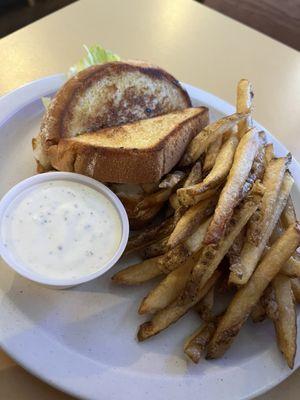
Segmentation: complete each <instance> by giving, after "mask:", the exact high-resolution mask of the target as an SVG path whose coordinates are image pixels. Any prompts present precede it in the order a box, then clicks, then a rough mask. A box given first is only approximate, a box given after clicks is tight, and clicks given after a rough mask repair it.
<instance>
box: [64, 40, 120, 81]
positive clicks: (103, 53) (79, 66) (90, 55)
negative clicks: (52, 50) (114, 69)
mask: <svg viewBox="0 0 300 400" xmlns="http://www.w3.org/2000/svg"><path fill="white" fill-rule="evenodd" d="M83 48H84V49H85V51H86V53H87V55H86V56H85V57H83V58H81V59H80V60H79V61H78V62H77V63H76V64H74V65H72V67H71V68H70V69H69V72H68V77H69V78H70V77H72V76H73V75H75V74H77V72H79V71H82V70H83V69H85V68H87V67H90V66H91V65H96V64H104V63H106V62H110V61H120V57H119V56H118V55H117V54H114V53H112V52H111V51H109V50H105V49H104V48H103V47H102V46H101V45H99V44H94V45H92V46H90V47H88V46H86V45H83Z"/></svg>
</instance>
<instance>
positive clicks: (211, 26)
mask: <svg viewBox="0 0 300 400" xmlns="http://www.w3.org/2000/svg"><path fill="white" fill-rule="evenodd" d="M93 43H101V44H102V45H103V46H104V47H106V48H109V49H111V50H113V51H115V52H116V53H117V54H119V55H120V56H121V57H122V58H123V59H126V58H137V59H144V60H149V61H151V62H153V63H156V64H158V65H160V66H162V67H163V68H165V69H167V70H168V71H170V72H171V73H172V74H174V75H175V76H176V77H177V78H178V79H180V80H181V81H184V82H188V83H190V84H192V85H195V86H197V87H200V88H202V89H204V90H206V91H208V92H211V93H213V94H215V95H217V96H219V97H221V98H223V99H225V100H227V101H229V102H231V103H234V101H235V87H236V82H237V80H238V79H240V78H241V77H247V78H248V79H250V80H251V81H252V82H253V85H254V88H255V93H256V98H255V114H254V115H255V118H256V120H258V121H259V122H260V123H261V124H262V125H264V126H265V127H266V128H267V129H268V130H269V131H270V132H272V133H273V134H274V135H275V136H277V137H278V138H279V139H280V140H281V141H282V142H283V143H284V144H285V145H286V146H287V147H288V148H290V149H292V150H293V154H294V156H295V157H296V158H297V159H298V160H300V142H299V141H297V139H296V135H298V130H299V126H300V113H299V104H300V89H299V88H300V54H299V53H298V52H297V51H295V50H292V49H290V48H289V47H287V46H284V45H282V44H280V43H278V42H276V41H274V40H272V39H270V38H268V37H266V36H264V35H262V34H260V33H258V32H256V31H254V30H252V29H250V28H248V27H246V26H244V25H242V24H240V23H238V22H235V21H233V20H231V19H229V18H227V17H224V16H223V15H221V14H219V13H217V12H215V11H213V10H211V9H209V8H206V7H204V6H202V5H200V4H198V3H196V2H193V1H191V0H164V1H161V0H151V1H149V0H148V1H147V0H109V1H106V0H82V1H79V2H77V3H74V4H72V5H70V6H68V7H66V8H64V9H61V10H59V11H58V12H56V13H54V14H52V15H50V16H47V17H45V18H43V19H41V20H39V21H38V22H35V23H34V24H31V25H29V26H27V27H25V28H23V29H21V30H19V31H17V32H15V33H13V34H12V35H9V36H7V37H6V38H4V39H1V41H0V54H1V63H0V95H2V94H5V93H7V92H9V91H10V90H13V89H15V88H17V87H19V86H21V85H23V84H25V83H27V82H30V81H32V80H34V79H38V78H41V77H44V76H46V75H50V74H54V73H57V72H63V71H67V69H68V67H69V66H70V65H71V64H72V63H74V62H75V61H77V60H78V59H79V58H80V57H81V56H82V47H81V46H82V44H88V45H89V44H93ZM296 143H299V145H296V146H295V144H296ZM299 393H300V369H299V370H298V371H296V372H294V373H293V375H291V376H290V377H289V378H288V379H287V380H286V381H284V382H283V383H281V384H280V385H279V386H277V387H276V388H274V389H273V390H271V391H270V392H268V393H267V394H265V395H263V396H260V397H259V398H258V399H259V400H271V399H272V400H280V399H282V398H285V399H286V400H296V399H298V398H299ZM0 398H1V399H6V400H10V399H13V400H14V399H19V400H29V399H30V400H34V399H41V398H42V399H43V400H48V399H55V400H63V399H64V400H66V399H70V398H71V397H70V396H67V395H65V394H63V393H61V392H58V391H57V390H56V389H53V388H51V387H50V386H48V385H47V384H45V383H43V382H41V381H40V380H38V379H37V378H35V377H33V376H32V375H30V374H29V373H27V372H26V371H25V370H23V369H22V368H21V367H19V366H18V365H16V364H15V363H14V362H13V361H12V360H11V359H10V358H9V357H8V356H7V355H5V354H4V353H3V352H1V351H0Z"/></svg>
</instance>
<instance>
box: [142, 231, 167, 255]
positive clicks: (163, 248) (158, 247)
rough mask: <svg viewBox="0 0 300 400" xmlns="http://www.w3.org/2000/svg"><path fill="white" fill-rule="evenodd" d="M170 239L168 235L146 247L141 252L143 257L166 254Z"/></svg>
mask: <svg viewBox="0 0 300 400" xmlns="http://www.w3.org/2000/svg"><path fill="white" fill-rule="evenodd" d="M168 240H169V237H168V236H167V237H165V238H162V239H159V240H157V241H156V242H154V243H152V244H150V245H149V246H147V247H145V248H144V249H143V250H142V252H141V255H142V257H143V258H144V259H146V258H152V257H157V256H161V255H162V254H165V253H166V252H167V251H168Z"/></svg>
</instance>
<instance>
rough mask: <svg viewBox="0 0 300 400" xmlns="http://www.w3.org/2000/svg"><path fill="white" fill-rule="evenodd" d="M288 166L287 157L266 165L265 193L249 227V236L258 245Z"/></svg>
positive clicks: (274, 205)
mask: <svg viewBox="0 0 300 400" xmlns="http://www.w3.org/2000/svg"><path fill="white" fill-rule="evenodd" d="M286 168H287V159H286V158H285V157H281V158H276V159H273V160H272V161H270V163H269V164H268V165H267V167H266V170H265V174H264V178H263V185H264V187H265V194H264V196H263V198H262V202H261V205H260V207H259V210H257V211H256V212H255V214H254V215H253V217H252V218H251V219H250V221H249V224H248V229H247V238H248V240H249V242H251V243H253V244H254V245H255V246H258V244H259V242H260V241H261V239H262V236H263V234H264V230H265V227H266V226H267V225H268V224H269V221H270V219H271V218H272V215H273V212H274V208H275V207H276V201H277V198H278V194H279V191H280V188H281V185H282V181H283V178H284V174H285V171H286Z"/></svg>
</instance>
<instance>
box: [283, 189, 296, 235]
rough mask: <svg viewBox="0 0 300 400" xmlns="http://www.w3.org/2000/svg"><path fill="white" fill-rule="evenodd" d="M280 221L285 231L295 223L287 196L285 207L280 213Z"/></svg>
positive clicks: (291, 206)
mask: <svg viewBox="0 0 300 400" xmlns="http://www.w3.org/2000/svg"><path fill="white" fill-rule="evenodd" d="M281 221H282V225H283V227H284V228H285V229H287V228H288V227H289V226H290V225H292V224H294V223H295V222H296V221H297V217H296V211H295V207H294V204H293V200H292V198H291V196H289V198H288V201H287V203H286V206H285V207H284V210H283V211H282V214H281Z"/></svg>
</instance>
